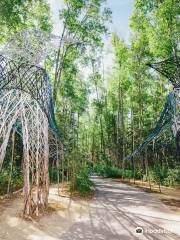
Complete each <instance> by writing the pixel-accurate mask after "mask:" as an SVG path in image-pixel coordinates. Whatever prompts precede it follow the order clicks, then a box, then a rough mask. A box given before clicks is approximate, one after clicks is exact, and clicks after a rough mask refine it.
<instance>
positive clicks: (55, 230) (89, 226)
mask: <svg viewBox="0 0 180 240" xmlns="http://www.w3.org/2000/svg"><path fill="white" fill-rule="evenodd" d="M93 181H94V182H95V185H96V196H95V198H94V200H91V201H82V200H80V201H73V200H71V199H69V198H64V197H59V196H58V195H57V189H56V188H55V187H51V190H50V205H51V206H54V207H55V208H56V212H52V213H50V214H49V215H46V216H44V217H42V218H41V219H40V220H39V221H33V222H27V221H24V220H23V219H21V218H20V217H19V213H20V211H21V209H22V199H21V198H16V199H14V200H13V201H8V203H6V204H5V205H3V204H1V205H0V214H1V218H0V240H12V239H13V240H79V239H82V240H110V239H111V240H131V239H132V240H134V239H149V240H150V239H152V240H158V239H159V240H160V239H161V240H164V239H166V240H170V239H172V240H176V239H180V216H179V215H176V214H175V213H173V212H171V211H170V210H169V209H168V208H167V206H165V205H164V204H162V203H161V202H160V201H159V200H158V199H156V198H154V197H153V196H151V195H150V194H148V193H145V192H143V191H142V190H141V189H137V188H134V187H132V186H128V185H126V184H123V183H116V182H113V181H111V180H109V179H99V178H96V177H93ZM136 227H142V228H143V230H144V233H143V234H141V235H138V234H137V233H136V231H135V229H136Z"/></svg>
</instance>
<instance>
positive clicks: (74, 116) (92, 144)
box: [0, 0, 180, 239]
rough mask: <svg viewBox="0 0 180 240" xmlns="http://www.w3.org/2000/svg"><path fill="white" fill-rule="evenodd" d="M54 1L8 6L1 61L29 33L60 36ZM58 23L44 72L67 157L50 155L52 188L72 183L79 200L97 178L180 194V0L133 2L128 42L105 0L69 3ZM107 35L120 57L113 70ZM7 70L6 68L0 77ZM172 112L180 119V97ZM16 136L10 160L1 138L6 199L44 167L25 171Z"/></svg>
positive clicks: (11, 0) (3, 5)
mask: <svg viewBox="0 0 180 240" xmlns="http://www.w3.org/2000/svg"><path fill="white" fill-rule="evenodd" d="M49 2H50V1H46V0H36V1H35V0H25V1H22V0H6V1H4V0H1V1H0V29H1V31H0V56H2V55H3V51H4V50H3V49H5V50H6V49H7V48H8V46H9V45H8V43H9V41H11V39H12V38H13V36H15V38H16V36H17V34H18V33H20V32H22V33H23V32H25V31H27V30H28V31H29V33H28V34H29V35H28V38H31V39H32V41H33V33H34V32H37V31H39V32H42V33H43V34H49V35H51V34H54V33H53V21H52V12H51V7H50V3H49ZM107 2H109V1H107ZM119 11H120V10H119ZM119 14H121V13H119ZM58 17H59V22H60V25H59V32H58V47H57V48H56V49H55V50H54V49H53V51H51V52H50V54H48V56H47V57H46V59H45V61H44V62H43V66H42V67H43V69H45V71H46V72H47V73H48V76H49V79H50V85H51V91H52V102H53V106H54V114H55V121H56V124H57V129H58V132H59V135H60V140H59V141H60V145H61V150H60V154H59V155H58V154H57V156H51V157H50V158H49V163H48V173H47V175H48V178H49V182H50V185H53V184H57V185H58V191H60V192H62V191H63V187H64V188H65V189H66V188H68V189H67V191H70V192H71V193H72V194H73V193H74V192H78V193H79V194H80V196H82V198H83V197H84V196H85V197H86V196H88V195H89V194H90V195H91V194H92V192H93V189H94V188H93V185H94V184H93V182H92V181H91V176H93V175H98V176H101V177H104V178H118V179H121V180H122V181H123V180H124V181H133V182H136V181H143V182H147V183H148V184H149V187H150V188H151V187H152V186H153V184H154V185H157V186H159V190H160V191H161V186H166V187H171V188H178V187H179V186H180V146H179V141H180V139H179V133H180V132H179V129H177V131H176V136H174V135H173V127H172V125H173V121H174V120H173V119H174V118H173V117H171V116H170V115H171V112H170V110H169V108H168V110H167V109H166V101H168V97H167V96H169V94H170V93H173V91H174V89H177V91H178V89H179V88H180V75H179V73H180V58H179V57H180V52H179V50H180V49H179V48H180V2H179V0H163V1H162V0H134V1H133V9H132V14H131V16H130V20H129V26H130V36H129V39H128V41H125V39H124V37H123V36H119V35H118V33H117V32H111V30H110V24H111V22H112V10H111V9H110V8H109V7H108V5H107V4H106V1H105V0H64V1H63V6H62V8H61V9H60V10H59V16H58ZM119 24H120V23H119ZM106 37H108V38H109V39H110V40H109V46H108V48H109V49H110V51H111V55H112V64H111V65H112V66H109V67H107V64H105V62H106V57H107V55H106V54H105V53H106V51H107V49H106V47H107V46H105V44H104V39H105V38H106ZM42 41H43V40H42ZM4 47H5V48H4ZM43 51H44V50H43ZM28 54H30V53H28ZM12 60H13V59H12ZM1 61H2V59H0V62H1ZM163 61H168V62H164V64H165V65H166V66H164V65H163V64H160V63H163ZM156 63H159V65H158V67H156ZM153 64H155V65H153ZM153 68H154V69H153ZM3 69H4V65H2V64H1V63H0V81H2V80H1V79H3ZM156 70H158V71H156ZM163 71H164V73H165V74H163ZM11 74H12V73H11ZM176 76H177V78H176ZM173 77H174V79H175V80H174V79H173ZM28 81H29V80H28V78H27V84H29V83H28ZM174 81H176V83H177V85H175V84H174ZM25 84H26V83H25ZM178 84H179V86H178ZM177 86H178V87H179V88H178V87H177ZM0 87H1V88H2V85H1V83H0ZM32 87H33V85H32ZM0 91H1V93H0V94H2V89H0ZM38 94H40V93H38ZM176 100H177V99H176ZM43 101H44V100H43ZM1 104H2V102H1ZM14 104H15V103H14ZM172 107H174V108H176V117H177V118H178V116H179V114H178V110H179V106H178V101H176V103H174V102H173V103H172ZM0 108H1V106H0ZM163 109H165V110H163ZM166 110H167V111H166ZM163 114H164V115H163ZM0 116H1V115H0ZM162 118H163V120H162ZM2 119H3V117H2V116H1V117H0V121H1V122H0V127H1V128H2V127H3V123H2V121H3V120H2ZM162 121H163V122H162ZM177 121H178V120H177ZM1 128H0V131H2V129H1ZM32 129H33V128H32ZM16 130H17V129H12V130H11V132H10V134H9V136H10V137H9V139H7V141H8V143H7V148H6V151H5V156H4V158H3V157H2V156H3V155H2V154H3V151H4V148H3V146H4V145H3V138H4V135H5V133H3V132H2V133H1V132H0V143H1V146H0V158H1V159H0V170H1V171H0V196H2V198H3V197H4V196H6V197H7V196H11V194H12V193H13V192H16V191H19V190H20V189H22V188H23V186H24V184H27V181H29V183H30V185H32V187H33V180H32V179H33V173H34V172H35V171H36V170H37V165H35V167H34V166H33V167H32V169H33V170H31V171H32V172H31V173H29V175H28V176H27V175H26V174H27V172H26V171H28V170H27V166H26V164H24V162H25V161H24V156H25V155H24V154H25V150H23V149H24V148H23V144H24V141H23V140H22V137H21V135H20V134H19V132H18V130H17V131H16ZM3 134H4V135H3ZM148 137H149V138H148ZM144 141H145V142H144ZM142 144H143V145H142ZM32 158H33V157H32ZM3 160H4V161H3ZM37 174H40V173H37ZM27 177H28V178H29V179H28V180H27ZM40 181H43V180H42V179H40ZM31 183H32V184H31ZM36 184H37V182H36ZM40 185H41V183H40ZM25 207H27V205H26V204H25ZM24 211H25V210H24ZM34 211H35V210H32V212H31V214H34ZM28 213H29V212H28ZM36 214H38V212H36ZM47 239H48V238H47ZM74 239H76V238H74ZM77 239H82V238H77ZM97 239H98V238H97ZM174 239H175V238H174Z"/></svg>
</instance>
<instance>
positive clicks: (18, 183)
mask: <svg viewBox="0 0 180 240" xmlns="http://www.w3.org/2000/svg"><path fill="white" fill-rule="evenodd" d="M9 177H10V169H9V168H6V169H3V170H2V172H1V173H0V195H3V194H6V193H7V187H8V183H9ZM22 187H23V174H22V171H21V170H20V169H18V168H13V172H12V177H11V183H10V192H14V191H16V190H18V189H20V188H22Z"/></svg>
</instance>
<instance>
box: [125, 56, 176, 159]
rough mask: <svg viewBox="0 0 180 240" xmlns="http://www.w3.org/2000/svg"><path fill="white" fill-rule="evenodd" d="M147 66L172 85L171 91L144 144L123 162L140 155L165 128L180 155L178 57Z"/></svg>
mask: <svg viewBox="0 0 180 240" xmlns="http://www.w3.org/2000/svg"><path fill="white" fill-rule="evenodd" d="M148 66H149V67H151V68H153V69H155V70H156V71H158V72H159V73H161V74H162V75H163V76H165V77H166V78H167V79H168V80H169V81H170V82H171V84H172V85H173V91H172V92H170V93H169V94H168V96H167V97H166V101H165V104H164V108H163V111H162V113H161V115H160V118H159V120H158V122H157V123H156V126H155V128H154V130H153V131H152V132H151V133H150V135H149V136H148V137H147V138H146V139H145V140H144V142H143V143H142V144H141V145H139V147H137V148H136V149H135V151H134V152H133V153H132V154H130V155H129V156H127V157H126V158H125V159H124V160H128V159H131V158H133V157H134V156H136V155H138V154H140V153H141V151H142V150H143V149H144V148H145V146H147V145H148V144H149V143H151V142H152V141H153V140H154V139H156V138H157V137H158V136H159V135H160V134H161V132H163V131H164V130H165V129H167V128H171V130H172V133H173V135H174V137H175V139H176V145H177V151H178V154H179V155H180V57H178V56H176V57H172V58H169V59H167V60H164V61H161V62H157V63H154V64H148Z"/></svg>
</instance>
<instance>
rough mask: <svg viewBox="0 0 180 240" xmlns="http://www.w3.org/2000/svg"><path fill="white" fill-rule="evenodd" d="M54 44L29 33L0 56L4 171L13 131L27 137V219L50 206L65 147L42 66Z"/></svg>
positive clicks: (43, 36) (43, 35)
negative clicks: (52, 177)
mask: <svg viewBox="0 0 180 240" xmlns="http://www.w3.org/2000/svg"><path fill="white" fill-rule="evenodd" d="M55 40H56V41H57V39H55ZM53 41H54V36H51V35H49V34H47V33H43V32H40V31H39V32H38V31H34V32H32V31H29V32H28V31H25V32H23V33H18V34H16V35H15V37H14V38H12V39H11V40H10V41H9V42H8V44H7V46H6V47H5V48H4V49H3V51H2V53H1V55H0V170H1V169H2V165H3V161H4V157H5V154H6V149H7V145H8V141H9V137H10V134H11V131H12V129H13V128H14V129H16V130H17V131H18V133H19V134H20V135H21V136H22V139H23V156H24V162H23V170H24V214H25V215H31V214H34V213H35V214H36V215H38V214H39V209H40V208H46V207H47V204H48V192H49V176H48V162H49V156H51V157H55V156H56V157H57V158H59V156H60V151H61V149H62V144H61V141H60V134H59V132H58V128H57V126H56V121H55V116H54V107H53V102H52V96H51V86H50V81H49V78H48V74H47V72H46V70H45V69H43V68H42V67H40V64H41V63H42V61H43V60H44V58H45V57H46V56H47V55H48V54H49V53H50V52H51V49H52V46H53V44H51V45H48V44H49V43H53ZM56 41H55V42H56ZM49 152H50V154H49ZM57 160H59V159H57Z"/></svg>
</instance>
